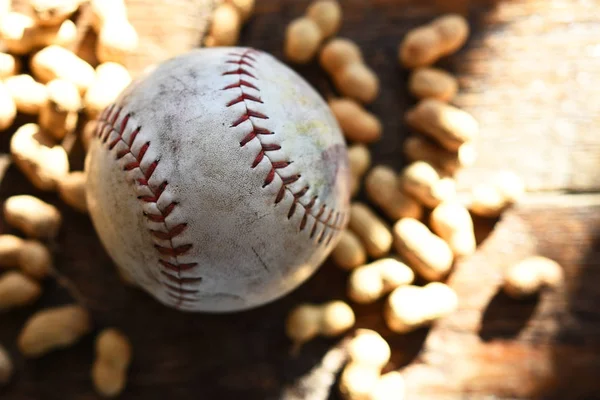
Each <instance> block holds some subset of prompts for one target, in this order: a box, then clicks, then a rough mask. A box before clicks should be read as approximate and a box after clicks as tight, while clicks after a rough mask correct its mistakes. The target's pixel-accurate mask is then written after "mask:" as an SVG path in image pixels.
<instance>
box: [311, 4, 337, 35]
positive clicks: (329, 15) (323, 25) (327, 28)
mask: <svg viewBox="0 0 600 400" xmlns="http://www.w3.org/2000/svg"><path fill="white" fill-rule="evenodd" d="M306 15H307V16H308V17H309V18H310V19H312V20H313V21H315V22H316V24H317V25H318V26H319V30H320V31H321V34H322V35H323V38H328V37H330V36H333V35H334V34H335V33H337V31H338V30H339V29H340V25H341V23H342V8H341V7H340V4H339V3H338V2H337V1H336V0H315V1H313V2H312V3H311V4H310V5H309V6H308V8H307V9H306Z"/></svg>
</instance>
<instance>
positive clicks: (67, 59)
mask: <svg viewBox="0 0 600 400" xmlns="http://www.w3.org/2000/svg"><path fill="white" fill-rule="evenodd" d="M30 67H31V71H32V73H33V75H34V76H35V78H36V79H37V80H38V81H40V82H42V83H48V82H50V81H51V80H54V79H64V80H67V81H69V82H72V83H74V84H75V86H77V89H78V90H79V93H80V94H83V93H85V91H86V90H87V89H88V88H89V87H90V86H91V85H92V83H93V82H94V79H95V75H96V73H95V71H94V68H92V66H91V65H90V64H88V63H87V62H85V61H84V60H82V59H81V58H79V57H77V55H75V54H74V53H73V52H71V51H69V50H67V49H65V48H62V47H60V46H55V45H52V46H48V47H46V48H44V49H42V50H40V51H39V52H37V53H36V54H35V55H34V56H33V57H32V58H31V61H30Z"/></svg>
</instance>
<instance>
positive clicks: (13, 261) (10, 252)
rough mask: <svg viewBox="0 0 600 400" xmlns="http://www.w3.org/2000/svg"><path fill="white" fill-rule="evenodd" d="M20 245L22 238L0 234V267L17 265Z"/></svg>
mask: <svg viewBox="0 0 600 400" xmlns="http://www.w3.org/2000/svg"><path fill="white" fill-rule="evenodd" d="M22 247H23V239H21V238H20V237H17V236H13V235H0V267H4V268H15V267H18V266H19V256H20V254H21V248H22Z"/></svg>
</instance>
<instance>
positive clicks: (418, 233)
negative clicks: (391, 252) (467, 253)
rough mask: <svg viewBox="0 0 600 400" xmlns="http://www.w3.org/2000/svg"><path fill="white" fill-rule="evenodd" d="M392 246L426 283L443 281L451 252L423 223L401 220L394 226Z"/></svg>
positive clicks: (448, 268) (450, 258) (451, 259)
mask: <svg viewBox="0 0 600 400" xmlns="http://www.w3.org/2000/svg"><path fill="white" fill-rule="evenodd" d="M393 232H394V246H395V249H396V251H397V252H398V253H399V254H400V255H402V256H403V257H404V259H405V260H406V261H407V262H408V265H410V266H411V267H412V268H414V270H415V271H416V272H417V273H418V274H419V275H421V276H422V277H423V278H425V279H426V280H428V281H439V280H441V279H443V278H444V277H445V276H446V275H448V272H450V268H451V267H452V262H453V261H454V257H453V255H452V250H451V249H450V247H449V246H448V244H446V242H444V241H443V240H442V239H441V238H439V237H438V236H436V235H434V234H433V233H432V232H431V231H430V230H429V229H428V228H427V227H426V226H425V225H424V224H423V223H421V222H420V221H418V220H416V219H413V218H402V219H401V220H399V221H398V222H396V224H395V225H394V229H393Z"/></svg>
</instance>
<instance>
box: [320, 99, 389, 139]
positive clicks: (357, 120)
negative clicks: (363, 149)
mask: <svg viewBox="0 0 600 400" xmlns="http://www.w3.org/2000/svg"><path fill="white" fill-rule="evenodd" d="M329 108H330V109H331V112H332V113H333V115H334V116H335V118H336V119H337V121H338V123H339V124H340V128H342V132H343V133H344V136H345V137H346V139H348V140H349V141H352V142H359V143H372V142H375V141H377V140H379V139H380V138H381V131H382V127H381V122H379V119H377V117H376V116H375V115H373V114H371V113H370V112H368V111H367V110H365V109H364V108H362V106H361V105H360V104H358V103H357V102H356V101H354V100H351V99H333V100H330V101H329Z"/></svg>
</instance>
